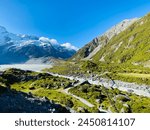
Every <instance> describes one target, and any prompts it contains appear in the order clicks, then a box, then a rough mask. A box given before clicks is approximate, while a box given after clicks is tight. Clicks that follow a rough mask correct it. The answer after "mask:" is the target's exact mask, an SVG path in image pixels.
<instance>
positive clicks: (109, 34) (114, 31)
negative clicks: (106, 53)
mask: <svg viewBox="0 0 150 130" xmlns="http://www.w3.org/2000/svg"><path fill="white" fill-rule="evenodd" d="M137 20H138V18H134V19H126V20H123V21H122V22H120V23H119V24H117V25H115V26H113V27H112V28H111V29H109V30H107V31H106V32H105V33H104V34H103V35H101V36H99V37H97V38H95V39H93V41H92V42H90V43H89V44H87V45H86V46H85V47H83V52H86V53H87V54H86V57H83V58H84V59H85V60H89V59H92V57H93V56H94V55H95V54H96V53H97V52H98V51H99V50H100V49H101V48H102V47H103V46H105V45H106V44H107V43H108V42H109V41H110V40H111V39H112V38H113V37H114V36H116V35H118V34H119V33H121V32H123V31H124V30H126V29H127V28H128V27H129V26H130V25H132V24H133V23H134V22H136V21H137ZM93 44H94V45H95V46H94V48H93V49H92V50H91V49H90V48H91V47H92V46H93ZM85 49H86V51H85ZM81 50H82V49H81ZM81 50H80V51H81ZM83 52H82V53H83Z"/></svg>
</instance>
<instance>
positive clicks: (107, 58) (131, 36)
mask: <svg viewBox="0 0 150 130" xmlns="http://www.w3.org/2000/svg"><path fill="white" fill-rule="evenodd" d="M92 59H93V60H94V61H96V62H98V61H102V62H105V63H119V64H120V63H129V64H133V65H143V66H145V67H149V66H150V14H148V15H146V16H145V17H143V18H141V19H139V20H138V21H137V22H135V23H134V24H132V25H131V26H130V27H129V28H127V29H126V30H125V31H123V32H121V33H120V34H119V35H117V36H115V37H113V38H112V39H111V40H110V41H109V42H108V44H107V45H105V46H103V47H102V48H101V49H100V50H99V51H98V52H97V54H96V55H94V56H93V58H92Z"/></svg>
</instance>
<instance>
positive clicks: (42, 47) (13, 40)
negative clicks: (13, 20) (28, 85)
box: [0, 26, 78, 64]
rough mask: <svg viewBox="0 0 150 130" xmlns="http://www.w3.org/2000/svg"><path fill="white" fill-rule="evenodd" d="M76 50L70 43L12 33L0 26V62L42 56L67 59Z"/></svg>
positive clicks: (7, 62) (22, 61) (4, 62)
mask: <svg viewBox="0 0 150 130" xmlns="http://www.w3.org/2000/svg"><path fill="white" fill-rule="evenodd" d="M77 50H78V48H77V47H74V46H72V45H71V44H70V43H64V44H59V43H58V42H57V40H55V39H49V38H46V37H37V36H31V35H20V34H19V35H18V34H13V33H10V32H8V31H7V30H6V28H5V27H2V26H0V52H1V53H0V64H10V63H24V62H27V61H28V60H30V59H32V58H33V59H34V58H43V57H46V58H47V57H53V58H57V59H67V58H70V57H71V56H73V55H74V54H75V53H76V51H77Z"/></svg>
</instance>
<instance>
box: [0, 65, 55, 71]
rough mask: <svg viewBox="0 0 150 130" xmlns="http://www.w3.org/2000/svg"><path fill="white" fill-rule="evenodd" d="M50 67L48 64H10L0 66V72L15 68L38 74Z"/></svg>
mask: <svg viewBox="0 0 150 130" xmlns="http://www.w3.org/2000/svg"><path fill="white" fill-rule="evenodd" d="M51 67H52V65H49V64H10V65H0V71H4V70H6V69H9V68H16V69H21V70H30V71H36V72H39V71H41V70H43V69H45V68H51Z"/></svg>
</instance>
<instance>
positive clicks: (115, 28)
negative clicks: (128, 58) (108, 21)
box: [104, 18, 138, 40]
mask: <svg viewBox="0 0 150 130" xmlns="http://www.w3.org/2000/svg"><path fill="white" fill-rule="evenodd" d="M137 20H138V18H133V19H125V20H123V21H122V22H120V23H119V24H117V25H115V26H113V27H112V28H111V29H109V30H108V31H107V32H106V33H104V36H107V38H108V39H109V40H110V39H111V38H112V37H114V36H115V35H118V34H119V33H121V32H122V31H124V30H125V29H127V28H128V27H129V26H130V25H132V24H133V23H134V22H136V21H137Z"/></svg>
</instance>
